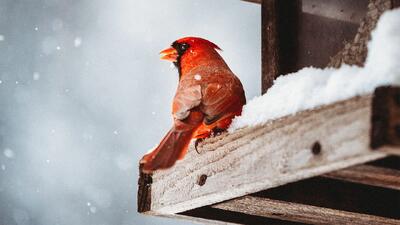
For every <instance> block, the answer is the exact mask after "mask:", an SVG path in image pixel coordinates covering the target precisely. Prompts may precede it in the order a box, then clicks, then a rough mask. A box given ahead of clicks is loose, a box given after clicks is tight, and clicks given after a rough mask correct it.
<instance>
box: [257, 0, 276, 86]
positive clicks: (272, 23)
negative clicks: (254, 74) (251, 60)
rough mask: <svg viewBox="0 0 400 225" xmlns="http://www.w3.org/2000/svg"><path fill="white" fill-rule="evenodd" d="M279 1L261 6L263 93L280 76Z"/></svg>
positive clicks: (268, 1)
mask: <svg viewBox="0 0 400 225" xmlns="http://www.w3.org/2000/svg"><path fill="white" fill-rule="evenodd" d="M277 2H278V0H264V1H262V4H261V40H262V43H261V61H262V68H261V92H262V93H265V92H266V91H267V90H268V88H270V87H271V86H272V84H273V82H274V80H275V78H276V77H277V76H278V75H279V72H280V71H279V69H280V68H279V66H280V65H279V39H278V3H277Z"/></svg>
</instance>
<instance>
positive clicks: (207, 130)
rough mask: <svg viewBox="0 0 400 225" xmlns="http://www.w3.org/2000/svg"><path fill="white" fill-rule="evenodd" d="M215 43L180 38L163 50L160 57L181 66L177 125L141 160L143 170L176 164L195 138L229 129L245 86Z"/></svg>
mask: <svg viewBox="0 0 400 225" xmlns="http://www.w3.org/2000/svg"><path fill="white" fill-rule="evenodd" d="M217 50H221V49H220V48H219V47H218V46H217V45H215V44H214V43H212V42H210V41H207V40H205V39H202V38H197V37H186V38H181V39H179V40H177V41H175V42H174V43H172V45H171V47H170V48H168V49H165V50H164V51H161V52H160V54H161V59H165V60H168V61H172V62H173V63H174V64H175V66H176V67H177V68H178V72H179V85H178V88H177V91H176V94H175V97H174V100H173V103H172V115H173V117H174V125H173V127H172V128H171V130H170V131H169V132H168V133H167V134H166V135H165V137H164V138H163V139H162V141H161V143H160V144H159V145H158V146H157V147H156V148H155V149H154V150H153V151H152V152H150V153H148V154H146V155H145V156H143V158H142V160H141V161H140V162H141V163H142V164H143V167H142V168H143V171H144V172H146V173H150V172H152V171H154V170H157V169H165V168H169V167H171V166H173V165H174V164H175V162H176V160H178V159H182V158H183V157H184V156H185V154H186V152H187V149H188V146H189V144H190V141H191V139H192V138H195V139H203V138H206V137H209V136H210V135H211V134H212V133H213V132H215V131H221V130H226V129H227V128H228V126H229V125H230V124H231V122H232V119H233V118H234V117H235V116H238V115H240V114H241V112H242V107H243V105H244V104H245V103H246V98H245V94H244V90H243V86H242V84H241V83H240V80H239V79H238V78H237V77H236V76H235V74H233V73H232V71H231V70H230V69H229V67H228V65H227V64H226V63H225V61H224V60H223V59H222V57H221V56H220V55H219V53H218V52H217Z"/></svg>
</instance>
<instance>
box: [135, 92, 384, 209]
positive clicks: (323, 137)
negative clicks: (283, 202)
mask: <svg viewBox="0 0 400 225" xmlns="http://www.w3.org/2000/svg"><path fill="white" fill-rule="evenodd" d="M371 99H372V97H371V95H366V96H362V97H355V98H352V99H349V100H346V101H341V102H337V103H334V104H331V105H327V106H323V107H320V108H318V109H314V110H307V111H303V112H300V113H297V114H295V115H291V116H287V117H284V118H281V119H278V120H274V121H271V122H269V123H267V124H266V125H264V126H259V127H249V128H245V129H242V130H238V131H236V132H234V133H232V134H223V135H221V136H218V137H215V138H210V139H207V140H205V141H204V142H203V143H201V144H200V145H199V146H198V150H199V151H198V152H199V153H200V154H199V153H198V152H197V151H195V150H193V149H192V148H191V149H190V150H189V152H188V154H187V155H186V157H185V159H184V160H182V161H179V162H178V163H177V164H176V165H175V166H174V167H173V168H171V169H168V170H163V171H157V172H155V173H154V174H152V175H151V181H152V183H151V184H144V185H149V186H151V187H149V190H151V195H150V194H149V193H148V194H149V197H142V198H140V199H146V200H148V199H150V200H149V201H150V202H148V203H147V204H149V205H150V207H149V208H146V210H144V211H145V212H146V213H149V214H170V213H177V212H182V211H186V210H189V209H193V208H197V207H201V206H205V205H210V204H214V203H217V202H221V201H225V200H228V199H232V198H235V197H239V196H243V195H246V194H249V193H254V192H257V191H261V190H265V189H268V188H271V187H276V186H279V185H282V184H286V183H288V182H293V181H297V180H301V179H304V178H308V177H312V176H316V175H321V174H324V173H327V172H331V171H335V170H338V169H343V168H346V167H349V166H352V165H355V164H359V163H364V162H367V161H371V160H375V159H378V158H382V157H384V156H386V154H385V153H384V152H381V151H371V150H370V148H369V140H370V134H369V130H370V117H371ZM317 143H318V144H317ZM318 145H319V151H315V146H318ZM313 149H314V151H313ZM200 177H203V178H204V177H205V178H206V179H202V180H205V182H203V183H204V184H203V185H199V183H198V182H199V180H200ZM148 180H150V179H148ZM143 205H146V204H143Z"/></svg>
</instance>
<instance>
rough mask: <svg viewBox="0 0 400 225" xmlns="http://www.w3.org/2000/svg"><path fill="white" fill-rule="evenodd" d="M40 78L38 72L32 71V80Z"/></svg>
mask: <svg viewBox="0 0 400 225" xmlns="http://www.w3.org/2000/svg"><path fill="white" fill-rule="evenodd" d="M39 79H40V74H39V73H38V72H34V73H33V80H39Z"/></svg>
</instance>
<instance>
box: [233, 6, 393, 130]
mask: <svg viewBox="0 0 400 225" xmlns="http://www.w3.org/2000/svg"><path fill="white" fill-rule="evenodd" d="M399 59H400V9H396V10H392V11H388V12H385V13H384V14H383V15H382V16H381V18H380V19H379V21H378V24H377V27H376V29H375V30H374V31H373V32H372V40H371V41H370V42H369V44H368V56H367V59H366V62H365V66H364V67H363V68H362V67H358V66H349V65H342V66H341V67H340V68H339V69H334V68H327V69H317V68H312V67H308V68H304V69H301V70H299V71H298V72H296V73H292V74H289V75H286V76H281V77H279V78H278V79H276V80H275V82H274V85H273V86H272V87H271V88H270V89H269V90H268V92H267V93H266V94H264V95H262V96H259V97H255V98H254V99H253V100H251V101H250V102H249V103H248V104H247V105H245V106H244V107H243V113H242V116H240V117H237V118H235V119H234V120H233V123H232V125H231V126H230V128H229V131H230V132H232V131H234V130H236V129H239V128H243V127H247V126H256V125H262V124H265V123H266V122H267V121H269V120H272V119H276V118H279V117H282V116H286V115H290V114H293V113H296V112H299V111H301V110H306V109H310V108H315V107H317V106H320V105H325V104H330V103H333V102H335V101H340V100H344V99H348V98H351V97H354V96H357V95H363V94H367V93H371V92H372V91H373V90H374V89H375V88H376V87H378V86H382V85H389V84H394V85H396V84H397V85H399V84H400V61H399Z"/></svg>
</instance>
